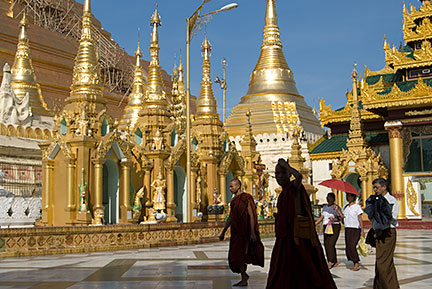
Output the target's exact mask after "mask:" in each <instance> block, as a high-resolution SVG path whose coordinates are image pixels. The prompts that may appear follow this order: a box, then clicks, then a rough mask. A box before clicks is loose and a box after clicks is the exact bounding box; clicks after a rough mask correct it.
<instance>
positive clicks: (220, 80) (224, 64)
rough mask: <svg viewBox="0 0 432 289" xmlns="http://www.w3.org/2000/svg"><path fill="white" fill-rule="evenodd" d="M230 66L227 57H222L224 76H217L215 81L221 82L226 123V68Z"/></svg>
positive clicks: (223, 117) (223, 112)
mask: <svg viewBox="0 0 432 289" xmlns="http://www.w3.org/2000/svg"><path fill="white" fill-rule="evenodd" d="M227 66H228V62H227V60H226V59H225V58H223V59H222V69H223V78H222V79H220V78H219V77H217V76H216V78H215V83H219V85H220V88H222V106H223V108H222V122H223V123H224V124H225V92H226V88H227V82H226V78H225V70H226V67H227Z"/></svg>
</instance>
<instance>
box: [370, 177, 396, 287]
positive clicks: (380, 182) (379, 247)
mask: <svg viewBox="0 0 432 289" xmlns="http://www.w3.org/2000/svg"><path fill="white" fill-rule="evenodd" d="M372 185H373V190H374V192H375V193H376V194H378V195H382V196H384V198H385V199H386V200H387V201H388V202H389V203H390V205H391V206H392V216H393V220H392V222H390V227H389V228H387V229H385V230H383V231H382V234H381V235H380V237H379V238H377V239H376V261H375V279H374V287H373V288H374V289H381V288H392V289H393V288H394V289H397V288H399V282H398V278H397V273H396V268H395V265H394V261H393V255H394V250H395V247H396V229H395V227H397V216H398V213H399V204H398V201H397V199H396V198H395V197H393V196H392V195H391V194H390V193H389V191H388V187H389V186H388V183H387V181H386V180H385V179H383V178H378V179H375V180H374V181H373V182H372Z"/></svg>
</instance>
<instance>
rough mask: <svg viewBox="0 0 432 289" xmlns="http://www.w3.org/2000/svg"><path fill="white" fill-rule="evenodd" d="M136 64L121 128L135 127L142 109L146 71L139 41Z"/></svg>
mask: <svg viewBox="0 0 432 289" xmlns="http://www.w3.org/2000/svg"><path fill="white" fill-rule="evenodd" d="M135 56H136V64H135V72H134V80H133V84H132V92H131V93H130V94H129V102H128V104H127V106H126V107H125V109H124V113H123V117H122V119H121V121H120V125H119V128H120V129H128V127H129V129H133V128H134V127H135V124H136V122H137V120H138V118H139V112H140V111H141V109H142V104H143V99H144V90H145V80H144V71H143V69H142V66H141V56H142V53H141V49H140V45H139V42H138V46H137V50H136V52H135Z"/></svg>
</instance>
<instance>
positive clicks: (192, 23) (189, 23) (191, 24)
mask: <svg viewBox="0 0 432 289" xmlns="http://www.w3.org/2000/svg"><path fill="white" fill-rule="evenodd" d="M210 1H211V0H203V2H202V3H201V5H200V6H199V7H198V9H196V10H195V12H194V13H193V14H192V16H191V17H189V18H187V19H186V185H187V187H186V188H187V201H188V206H189V207H188V210H187V222H191V221H192V208H191V207H190V206H191V204H192V191H191V188H192V183H191V123H190V122H191V114H190V42H191V38H192V32H193V29H194V28H195V27H196V24H197V21H198V20H199V19H200V18H202V17H206V16H210V15H213V14H216V13H218V12H222V11H228V10H231V9H234V8H237V7H238V4H237V3H231V4H228V5H225V6H223V7H222V8H220V9H218V10H215V11H212V12H209V13H205V14H202V15H201V9H202V8H203V6H204V4H205V3H208V2H210Z"/></svg>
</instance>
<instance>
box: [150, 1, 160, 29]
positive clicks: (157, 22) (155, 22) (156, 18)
mask: <svg viewBox="0 0 432 289" xmlns="http://www.w3.org/2000/svg"><path fill="white" fill-rule="evenodd" d="M153 25H156V26H161V25H162V23H161V18H160V15H159V13H158V10H157V5H156V8H155V11H154V12H153V15H152V17H151V19H150V26H153Z"/></svg>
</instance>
